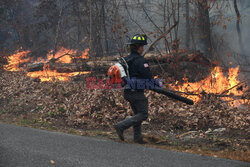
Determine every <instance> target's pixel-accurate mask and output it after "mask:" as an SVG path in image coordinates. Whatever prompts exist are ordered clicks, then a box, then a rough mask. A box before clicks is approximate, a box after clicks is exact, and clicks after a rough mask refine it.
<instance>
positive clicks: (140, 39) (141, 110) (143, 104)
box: [114, 34, 162, 144]
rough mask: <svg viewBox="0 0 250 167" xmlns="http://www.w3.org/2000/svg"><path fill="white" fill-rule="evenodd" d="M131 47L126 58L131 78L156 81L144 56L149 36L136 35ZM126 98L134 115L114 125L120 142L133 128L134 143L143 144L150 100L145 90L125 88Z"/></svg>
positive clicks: (159, 83) (159, 84)
mask: <svg viewBox="0 0 250 167" xmlns="http://www.w3.org/2000/svg"><path fill="white" fill-rule="evenodd" d="M129 45H130V54H129V55H128V56H127V57H125V60H126V62H127V63H128V66H129V70H128V71H129V76H130V78H136V81H139V80H151V81H152V80H154V79H153V78H152V75H151V73H150V68H149V63H148V61H147V60H146V59H145V58H144V57H143V56H142V53H143V51H144V45H147V36H146V35H140V34H137V35H134V36H133V37H132V39H131V41H130V43H129ZM131 60H132V61H131ZM155 81H156V80H155ZM156 83H157V85H158V86H160V87H161V86H162V83H161V82H158V81H156ZM124 98H125V99H126V100H127V101H128V102H129V103H130V106H131V108H132V110H133V112H134V115H133V116H132V117H130V118H127V119H125V120H123V121H120V122H118V123H117V124H116V125H114V128H115V130H116V133H117V134H118V137H119V138H120V140H122V141H124V136H123V132H124V130H126V129H128V128H129V127H131V126H133V130H134V142H135V143H139V144H143V143H144V142H143V138H142V134H141V124H142V122H143V121H145V120H146V119H147V118H148V99H147V98H146V96H145V95H144V88H140V89H139V88H138V87H135V88H134V87H125V89H124Z"/></svg>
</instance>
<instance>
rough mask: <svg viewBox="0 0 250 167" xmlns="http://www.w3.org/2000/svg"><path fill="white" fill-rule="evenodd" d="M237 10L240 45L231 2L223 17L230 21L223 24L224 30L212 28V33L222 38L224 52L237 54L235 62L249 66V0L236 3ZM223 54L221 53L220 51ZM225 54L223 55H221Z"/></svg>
mask: <svg viewBox="0 0 250 167" xmlns="http://www.w3.org/2000/svg"><path fill="white" fill-rule="evenodd" d="M237 3H238V9H239V11H240V14H241V24H240V30H241V40H242V43H241V44H242V45H240V42H239V36H238V33H237V28H236V21H237V17H236V13H235V10H234V6H233V1H229V6H228V7H226V8H225V10H224V15H225V17H226V18H230V21H227V22H226V23H225V25H226V29H225V28H223V27H222V26H220V27H217V26H215V27H214V28H213V31H214V32H215V33H216V34H217V35H220V36H221V37H223V39H224V41H225V42H226V43H227V45H228V50H227V51H226V50H224V51H225V52H234V53H237V57H235V59H236V61H241V64H243V65H249V64H250V54H249V53H250V47H249V46H250V31H249V27H250V16H249V13H250V1H249V0H240V1H237ZM222 52H223V51H222ZM222 54H225V53H222Z"/></svg>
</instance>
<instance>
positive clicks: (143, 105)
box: [117, 90, 148, 141]
mask: <svg viewBox="0 0 250 167" xmlns="http://www.w3.org/2000/svg"><path fill="white" fill-rule="evenodd" d="M124 98H125V99H126V100H127V101H128V102H129V103H130V105H131V108H132V110H133V112H134V115H133V116H132V117H130V118H127V119H125V120H123V121H120V122H119V123H118V124H117V126H118V127H119V128H120V129H121V130H126V129H128V128H129V127H131V126H133V129H134V140H135V141H139V140H141V139H142V136H141V123H142V121H144V120H146V119H147V118H148V99H147V98H146V96H145V95H144V91H129V90H125V91H124Z"/></svg>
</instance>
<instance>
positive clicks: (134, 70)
mask: <svg viewBox="0 0 250 167" xmlns="http://www.w3.org/2000/svg"><path fill="white" fill-rule="evenodd" d="M125 60H126V61H127V63H128V66H129V75H130V78H129V81H128V82H130V83H131V81H132V82H133V83H135V82H136V87H134V86H131V84H128V85H127V87H126V88H125V90H126V89H130V90H131V89H132V90H135V89H136V90H137V91H140V92H144V89H147V82H148V81H151V82H153V83H154V85H156V86H159V81H158V80H155V79H154V78H153V77H152V74H151V72H150V67H149V63H148V60H146V59H145V58H144V57H143V56H141V55H140V54H139V53H136V52H132V53H131V54H130V55H128V56H127V57H125ZM143 84H144V86H139V85H143Z"/></svg>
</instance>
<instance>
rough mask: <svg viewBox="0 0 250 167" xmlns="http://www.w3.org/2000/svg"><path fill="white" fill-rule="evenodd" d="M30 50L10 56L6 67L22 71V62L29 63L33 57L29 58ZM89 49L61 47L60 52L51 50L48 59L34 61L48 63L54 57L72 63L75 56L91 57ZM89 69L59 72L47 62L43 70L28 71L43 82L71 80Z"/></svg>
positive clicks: (9, 69)
mask: <svg viewBox="0 0 250 167" xmlns="http://www.w3.org/2000/svg"><path fill="white" fill-rule="evenodd" d="M29 53H30V51H17V52H16V53H15V54H13V55H11V56H10V57H9V61H8V65H6V66H5V67H4V69H5V70H7V71H20V70H21V69H22V68H20V67H19V65H20V64H21V63H27V62H29V61H31V58H27V55H28V54H29ZM88 55H89V49H85V51H84V52H77V51H76V50H72V49H71V50H70V49H66V48H63V47H62V48H60V49H59V50H58V52H56V53H55V54H53V51H50V52H49V53H48V54H47V57H46V59H41V58H39V59H38V60H37V61H34V63H37V62H41V63H48V62H49V61H50V60H51V59H52V58H54V59H58V61H57V62H60V63H71V62H72V59H73V58H82V59H88V58H89V56H88ZM88 73H89V72H88V71H85V72H72V73H59V72H57V71H56V70H51V69H50V68H49V66H48V65H47V64H45V65H44V67H43V71H35V72H28V73H27V76H29V77H32V78H39V79H40V80H41V81H42V82H44V81H55V80H59V81H69V80H70V78H71V77H72V76H76V75H80V74H88Z"/></svg>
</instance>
